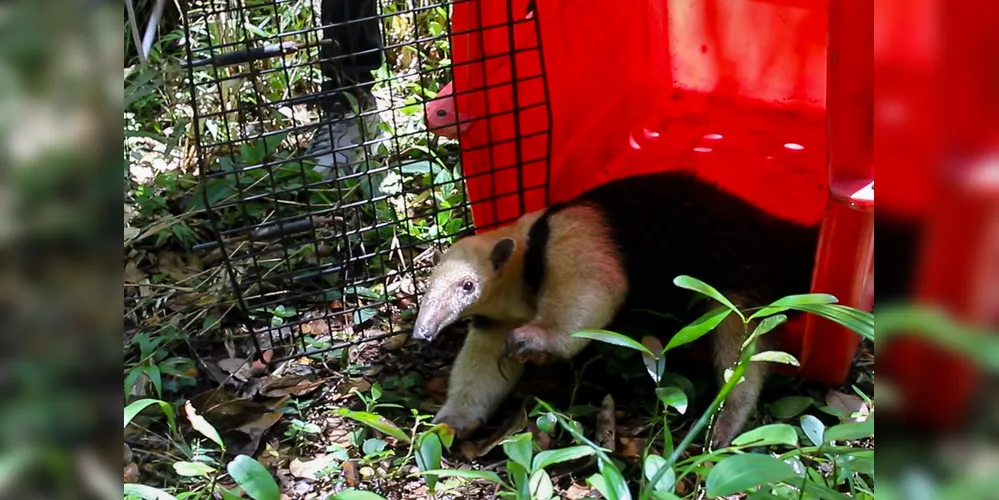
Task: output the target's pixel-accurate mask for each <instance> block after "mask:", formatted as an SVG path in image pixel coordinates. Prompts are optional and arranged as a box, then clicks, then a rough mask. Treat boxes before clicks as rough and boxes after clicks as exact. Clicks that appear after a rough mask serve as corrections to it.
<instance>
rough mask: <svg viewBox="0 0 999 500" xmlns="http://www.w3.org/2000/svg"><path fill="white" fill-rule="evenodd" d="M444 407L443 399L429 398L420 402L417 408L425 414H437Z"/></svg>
mask: <svg viewBox="0 0 999 500" xmlns="http://www.w3.org/2000/svg"><path fill="white" fill-rule="evenodd" d="M443 406H444V400H443V399H437V398H429V399H424V400H423V401H420V404H419V406H418V408H419V409H420V411H424V412H427V413H437V412H438V411H440V409H441V407H443Z"/></svg>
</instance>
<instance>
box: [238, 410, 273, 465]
mask: <svg viewBox="0 0 999 500" xmlns="http://www.w3.org/2000/svg"><path fill="white" fill-rule="evenodd" d="M283 416H284V413H281V412H279V411H274V412H271V413H265V414H263V415H261V416H260V418H258V419H256V420H254V421H252V422H249V423H246V424H244V425H241V426H239V427H237V428H236V429H234V430H236V431H238V432H242V433H243V434H246V436H247V437H248V438H249V442H248V443H247V444H246V446H244V447H242V448H241V449H240V450H239V451H241V452H242V453H244V454H246V455H253V454H254V453H256V451H257V448H259V447H260V439H261V438H262V437H263V436H264V433H266V432H267V430H268V429H270V428H271V427H273V426H274V424H276V423H278V422H280V421H281V417H283Z"/></svg>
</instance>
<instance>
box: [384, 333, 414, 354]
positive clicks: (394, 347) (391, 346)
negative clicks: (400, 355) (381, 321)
mask: <svg viewBox="0 0 999 500" xmlns="http://www.w3.org/2000/svg"><path fill="white" fill-rule="evenodd" d="M408 340H409V334H406V333H400V334H399V335H393V336H391V337H386V338H384V339H382V345H381V347H382V349H383V350H385V351H389V352H391V351H398V350H399V349H402V346H404V345H406V342H407V341H408Z"/></svg>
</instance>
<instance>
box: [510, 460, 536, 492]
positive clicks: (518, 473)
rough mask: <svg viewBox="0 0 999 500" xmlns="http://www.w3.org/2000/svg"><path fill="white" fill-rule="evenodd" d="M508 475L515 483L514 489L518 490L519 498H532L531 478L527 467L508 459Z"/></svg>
mask: <svg viewBox="0 0 999 500" xmlns="http://www.w3.org/2000/svg"><path fill="white" fill-rule="evenodd" d="M506 475H507V477H508V478H510V481H511V482H512V483H513V489H514V491H516V492H517V498H523V499H525V500H526V499H529V498H531V484H530V478H529V477H528V475H527V469H526V468H524V466H523V465H520V464H519V463H517V462H514V461H513V460H507V461H506Z"/></svg>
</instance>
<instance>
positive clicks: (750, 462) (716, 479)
mask: <svg viewBox="0 0 999 500" xmlns="http://www.w3.org/2000/svg"><path fill="white" fill-rule="evenodd" d="M796 477H798V476H797V474H795V473H794V469H793V468H792V467H791V466H790V465H788V464H786V463H784V462H783V461H781V460H779V459H776V458H774V457H771V456H770V455H760V454H752V453H747V454H744V455H733V456H730V457H726V458H724V459H722V460H721V461H720V462H718V463H717V464H715V466H714V467H712V468H711V471H710V472H708V478H707V480H706V486H707V494H708V498H718V497H720V496H725V495H734V494H736V493H742V492H745V491H746V490H748V489H750V488H754V487H756V486H760V485H764V484H773V483H777V482H780V481H788V480H791V479H794V478H796Z"/></svg>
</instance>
